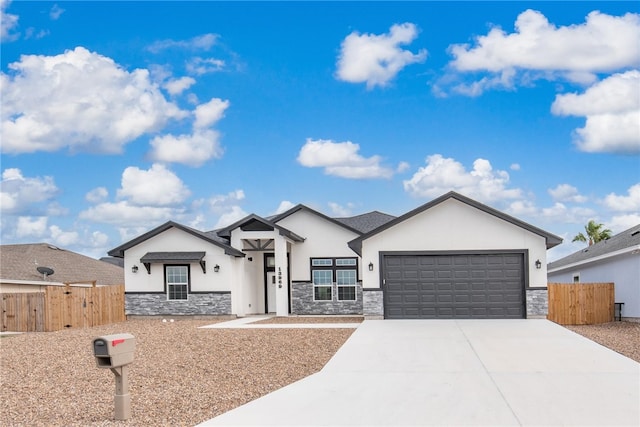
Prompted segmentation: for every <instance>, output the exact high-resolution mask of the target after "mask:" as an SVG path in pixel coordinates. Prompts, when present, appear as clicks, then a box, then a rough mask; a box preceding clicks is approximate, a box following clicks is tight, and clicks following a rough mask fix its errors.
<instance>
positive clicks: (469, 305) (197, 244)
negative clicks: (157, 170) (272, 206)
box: [109, 192, 562, 318]
mask: <svg viewBox="0 0 640 427" xmlns="http://www.w3.org/2000/svg"><path fill="white" fill-rule="evenodd" d="M561 242H562V240H561V239H560V238H559V237H558V236H555V235H553V234H550V233H548V232H546V231H543V230H541V229H539V228H536V227H534V226H532V225H529V224H527V223H525V222H522V221H520V220H518V219H516V218H513V217H511V216H509V215H506V214H504V213H502V212H500V211H497V210H495V209H493V208H491V207H489V206H486V205H483V204H481V203H478V202H476V201H474V200H472V199H469V198H467V197H465V196H462V195H460V194H458V193H455V192H450V193H447V194H445V195H443V196H441V197H439V198H437V199H435V200H433V201H431V202H429V203H426V204H424V205H422V206H420V207H418V208H417V209H414V210H412V211H411V212H408V213H407V214H405V215H402V216H400V217H393V216H391V215H386V214H383V213H380V212H377V211H375V212H370V213H368V214H364V215H358V216H354V217H350V218H330V217H328V216H326V215H324V214H322V213H320V212H317V211H315V210H313V209H311V208H308V207H306V206H304V205H297V206H295V207H293V208H292V209H290V210H288V211H287V212H284V213H282V214H279V215H276V216H273V217H269V218H263V217H260V216H258V215H249V216H247V217H246V218H244V219H242V220H240V221H238V222H236V223H235V224H232V225H230V226H228V227H226V228H224V229H221V230H214V231H209V232H202V231H198V230H195V229H192V228H189V227H186V226H184V225H181V224H178V223H175V222H172V221H170V222H167V223H165V224H163V225H161V226H159V227H157V228H155V229H153V230H151V231H149V232H147V233H145V234H143V235H141V236H139V237H137V238H135V239H133V240H131V241H129V242H126V243H124V244H122V245H121V246H119V247H117V248H115V249H113V250H111V251H109V255H110V256H113V257H119V258H124V269H125V288H126V312H127V314H128V315H221V314H225V315H228V314H231V315H237V316H245V315H248V314H263V313H275V314H276V315H278V316H288V315H289V314H294V315H307V314H313V315H345V314H363V315H365V316H375V317H384V318H526V317H534V316H536V317H537V316H545V315H546V313H547V288H546V285H547V271H546V265H547V262H546V251H547V249H549V248H552V247H554V246H556V245H558V244H560V243H561Z"/></svg>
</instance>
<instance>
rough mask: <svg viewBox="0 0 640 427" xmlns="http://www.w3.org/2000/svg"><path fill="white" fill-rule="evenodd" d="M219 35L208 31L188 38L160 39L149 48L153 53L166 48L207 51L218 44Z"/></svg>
mask: <svg viewBox="0 0 640 427" xmlns="http://www.w3.org/2000/svg"><path fill="white" fill-rule="evenodd" d="M218 37H219V36H218V35H217V34H212V33H207V34H203V35H200V36H196V37H193V38H191V39H188V40H172V39H166V40H159V41H157V42H154V43H153V44H151V46H149V47H148V48H147V49H148V50H149V51H150V52H152V53H159V52H161V51H163V50H166V49H182V50H205V51H207V50H209V49H211V48H212V47H213V46H214V45H215V44H216V42H217V40H218Z"/></svg>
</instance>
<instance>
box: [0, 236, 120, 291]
mask: <svg viewBox="0 0 640 427" xmlns="http://www.w3.org/2000/svg"><path fill="white" fill-rule="evenodd" d="M39 266H40V267H48V268H51V269H52V270H53V271H54V273H53V274H52V275H50V276H46V277H45V276H44V275H43V274H42V273H39V272H38V271H37V270H36V268H37V267H39ZM11 280H24V281H30V282H43V281H44V282H47V281H48V282H55V283H69V282H86V283H91V282H93V281H94V280H95V281H96V285H98V286H101V285H122V284H124V270H123V269H122V267H118V266H116V265H113V264H111V263H108V262H104V261H100V260H97V259H94V258H90V257H88V256H84V255H81V254H78V253H75V252H71V251H67V250H65V249H61V248H58V247H56V246H53V245H50V244H47V243H34V244H24V245H0V281H11Z"/></svg>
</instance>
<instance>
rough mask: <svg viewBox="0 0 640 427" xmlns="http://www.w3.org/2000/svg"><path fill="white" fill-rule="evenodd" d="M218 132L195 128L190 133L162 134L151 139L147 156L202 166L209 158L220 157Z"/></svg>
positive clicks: (152, 158)
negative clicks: (195, 129)
mask: <svg viewBox="0 0 640 427" xmlns="http://www.w3.org/2000/svg"><path fill="white" fill-rule="evenodd" d="M219 140H220V134H219V133H218V132H217V131H214V130H197V131H195V132H194V133H192V134H185V135H178V136H175V135H163V136H157V137H155V138H153V140H151V142H150V144H151V148H152V149H151V152H150V153H149V158H150V159H151V160H152V161H155V162H161V163H181V164H184V165H187V166H191V167H199V166H202V165H203V164H204V163H206V162H207V161H208V160H210V159H219V158H220V157H222V153H223V151H224V150H223V149H222V147H221V145H220V141H219Z"/></svg>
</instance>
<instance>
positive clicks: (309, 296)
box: [291, 282, 362, 315]
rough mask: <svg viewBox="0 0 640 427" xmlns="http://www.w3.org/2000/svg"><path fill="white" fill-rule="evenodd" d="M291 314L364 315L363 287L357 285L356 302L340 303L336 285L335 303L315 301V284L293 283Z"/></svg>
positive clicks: (334, 289) (334, 290) (334, 291)
mask: <svg viewBox="0 0 640 427" xmlns="http://www.w3.org/2000/svg"><path fill="white" fill-rule="evenodd" d="M291 314H312V315H340V314H362V286H361V285H360V284H357V285H356V300H355V301H338V290H337V286H336V285H335V284H334V285H333V301H314V300H313V283H311V282H293V283H292V284H291Z"/></svg>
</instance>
